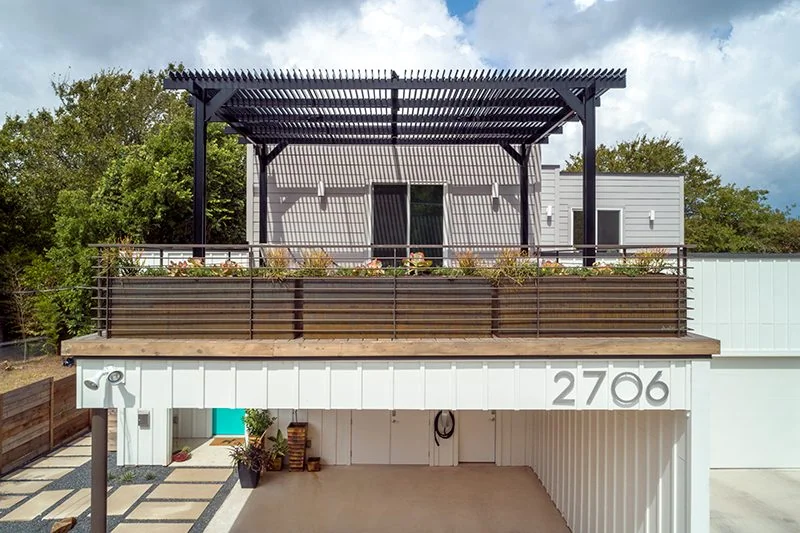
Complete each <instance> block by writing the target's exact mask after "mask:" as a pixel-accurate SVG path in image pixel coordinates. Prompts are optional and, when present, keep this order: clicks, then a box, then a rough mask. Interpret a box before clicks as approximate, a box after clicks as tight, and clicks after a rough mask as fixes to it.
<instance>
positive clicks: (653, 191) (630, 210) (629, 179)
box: [543, 172, 683, 246]
mask: <svg viewBox="0 0 800 533" xmlns="http://www.w3.org/2000/svg"><path fill="white" fill-rule="evenodd" d="M582 183H583V178H582V176H581V175H580V174H574V173H566V172H562V173H560V174H559V175H558V177H557V184H556V186H557V189H558V192H557V194H558V202H557V206H558V210H557V217H558V220H557V222H556V224H557V226H558V227H557V236H558V240H557V241H556V242H555V243H553V244H556V245H570V244H572V235H571V233H570V232H571V231H572V224H571V220H572V210H573V209H581V206H582V203H583V185H582ZM597 208H598V209H621V210H622V234H621V240H622V243H623V244H629V245H643V246H647V245H664V244H682V243H683V177H682V176H674V175H673V176H663V175H662V176H656V175H620V174H598V176H597ZM651 210H652V211H655V221H654V222H653V223H652V224H651V223H650V211H651ZM555 215H556V213H555V212H554V216H555ZM543 241H544V239H543ZM545 244H549V243H546V242H545Z"/></svg>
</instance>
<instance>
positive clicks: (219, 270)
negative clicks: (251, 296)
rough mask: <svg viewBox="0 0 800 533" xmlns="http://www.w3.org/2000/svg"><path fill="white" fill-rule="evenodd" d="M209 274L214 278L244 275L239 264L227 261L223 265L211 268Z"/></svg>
mask: <svg viewBox="0 0 800 533" xmlns="http://www.w3.org/2000/svg"><path fill="white" fill-rule="evenodd" d="M211 272H212V273H213V274H214V275H215V276H220V277H223V278H229V277H233V276H241V275H242V274H243V273H244V268H243V267H242V265H240V264H239V263H237V262H235V261H231V260H230V259H228V260H227V261H225V262H224V263H222V264H220V265H217V266H215V267H213V268H212V269H211Z"/></svg>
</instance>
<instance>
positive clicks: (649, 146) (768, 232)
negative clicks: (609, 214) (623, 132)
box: [565, 135, 800, 252]
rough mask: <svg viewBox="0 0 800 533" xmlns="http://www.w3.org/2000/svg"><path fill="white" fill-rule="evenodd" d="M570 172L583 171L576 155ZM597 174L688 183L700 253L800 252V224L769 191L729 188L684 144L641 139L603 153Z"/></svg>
mask: <svg viewBox="0 0 800 533" xmlns="http://www.w3.org/2000/svg"><path fill="white" fill-rule="evenodd" d="M565 170H566V171H567V172H580V171H582V170H583V157H582V156H581V154H571V155H570V157H569V160H568V161H566V169H565ZM597 171H598V172H610V173H619V174H627V173H631V174H633V173H636V174H680V175H682V176H683V177H684V216H685V226H684V227H685V232H686V234H685V240H686V243H687V244H692V245H694V246H695V247H696V248H695V249H696V250H697V251H700V252H795V251H800V221H798V220H796V219H792V218H791V217H790V216H789V214H788V211H781V210H777V209H774V208H772V207H771V206H770V205H769V203H768V202H767V191H765V190H761V189H751V188H750V187H737V186H736V185H733V184H723V183H722V179H721V178H720V176H718V175H716V174H713V173H712V172H711V171H710V170H709V169H708V167H707V165H706V162H705V161H704V160H703V159H701V158H700V157H698V156H696V155H693V156H691V157H690V156H688V155H687V154H686V152H685V151H684V149H683V146H681V143H680V142H679V141H675V140H672V139H670V138H669V137H667V136H663V137H657V138H656V137H648V136H647V135H641V136H638V137H636V138H635V139H633V140H632V141H624V142H620V143H618V144H617V145H615V146H606V145H604V144H601V145H600V146H598V148H597Z"/></svg>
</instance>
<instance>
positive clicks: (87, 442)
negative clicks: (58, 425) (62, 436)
mask: <svg viewBox="0 0 800 533" xmlns="http://www.w3.org/2000/svg"><path fill="white" fill-rule="evenodd" d="M110 426H111V424H109V427H110ZM91 445H92V436H91V435H86V436H85V437H83V438H81V439H78V440H76V441H75V442H71V443H70V446H91Z"/></svg>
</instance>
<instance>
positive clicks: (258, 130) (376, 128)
mask: <svg viewBox="0 0 800 533" xmlns="http://www.w3.org/2000/svg"><path fill="white" fill-rule="evenodd" d="M457 127H458V129H457V130H454V129H453V128H451V127H450V126H448V125H447V124H441V123H439V124H434V125H429V124H421V125H416V124H400V125H397V124H372V125H370V124H354V125H353V124H346V125H340V126H331V125H326V124H322V125H318V124H306V125H300V124H287V125H279V124H275V125H260V126H259V125H255V126H247V127H246V128H241V127H232V126H226V127H225V130H224V131H225V133H227V134H237V133H238V134H241V132H242V130H244V131H247V132H248V134H250V135H254V136H265V137H285V138H286V139H287V140H289V139H295V138H297V139H303V138H306V137H315V136H325V135H336V136H339V135H351V136H359V135H363V136H371V135H386V136H387V137H391V138H393V139H397V138H401V137H403V136H405V135H454V136H461V135H463V136H468V135H505V136H507V137H515V136H529V135H532V134H534V133H535V132H538V131H541V130H542V126H541V125H540V124H531V125H530V126H495V125H483V124H474V125H473V124H459V125H457ZM551 133H553V132H552V131H551Z"/></svg>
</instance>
